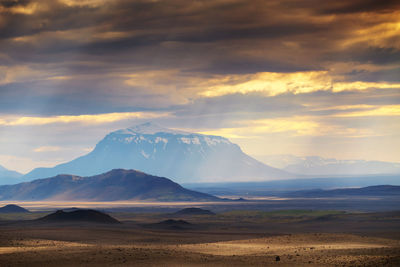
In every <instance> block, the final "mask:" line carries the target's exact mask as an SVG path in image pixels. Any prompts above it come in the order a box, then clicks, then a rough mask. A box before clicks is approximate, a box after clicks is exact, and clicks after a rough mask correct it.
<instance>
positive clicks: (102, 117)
mask: <svg viewBox="0 0 400 267" xmlns="http://www.w3.org/2000/svg"><path fill="white" fill-rule="evenodd" d="M169 115H170V114H169V113H156V112H121V113H105V114H96V115H68V116H66V115H65V116H52V117H18V118H15V117H14V118H9V119H0V125H5V126H26V125H46V124H54V123H64V124H66V123H83V124H103V123H111V122H116V121H121V120H127V119H152V118H160V117H166V116H169Z"/></svg>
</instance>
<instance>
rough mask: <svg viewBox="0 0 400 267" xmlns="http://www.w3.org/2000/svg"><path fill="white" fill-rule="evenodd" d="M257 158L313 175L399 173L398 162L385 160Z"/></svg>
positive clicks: (291, 170) (285, 156) (267, 162)
mask: <svg viewBox="0 0 400 267" xmlns="http://www.w3.org/2000/svg"><path fill="white" fill-rule="evenodd" d="M259 159H260V160H261V161H262V162H264V163H266V164H269V165H270V166H274V167H276V168H281V169H283V170H286V171H288V172H293V173H299V174H304V175H313V176H315V175H324V176H326V175H373V174H399V173H400V163H395V162H385V161H367V160H338V159H334V158H322V157H318V156H308V157H297V156H293V155H271V156H265V157H260V158H259Z"/></svg>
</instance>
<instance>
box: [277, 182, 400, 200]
mask: <svg viewBox="0 0 400 267" xmlns="http://www.w3.org/2000/svg"><path fill="white" fill-rule="evenodd" d="M280 196H285V197H301V198H303V197H379V196H384V197H390V196H393V197H399V196H400V186H394V185H377V186H368V187H362V188H342V189H333V190H321V189H316V190H304V191H295V192H288V193H284V194H280Z"/></svg>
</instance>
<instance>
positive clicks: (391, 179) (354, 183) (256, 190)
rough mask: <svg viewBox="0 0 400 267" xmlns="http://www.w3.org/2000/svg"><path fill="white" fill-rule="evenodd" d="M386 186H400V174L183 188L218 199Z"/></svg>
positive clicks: (186, 185) (200, 184)
mask: <svg viewBox="0 0 400 267" xmlns="http://www.w3.org/2000/svg"><path fill="white" fill-rule="evenodd" d="M385 184H386V185H398V186H400V174H396V175H370V176H365V175H364V176H352V177H331V178H329V177H327V178H306V179H290V180H279V181H264V182H236V183H193V184H189V183H188V184H183V186H185V187H186V188H189V189H192V190H196V191H200V192H203V193H207V194H212V195H218V196H274V195H276V194H277V193H279V192H289V191H292V192H294V191H299V190H301V191H304V190H307V191H309V190H311V191H312V190H315V189H323V190H332V189H337V188H360V187H368V186H377V185H385Z"/></svg>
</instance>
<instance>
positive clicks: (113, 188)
mask: <svg viewBox="0 0 400 267" xmlns="http://www.w3.org/2000/svg"><path fill="white" fill-rule="evenodd" d="M0 200H30V201H37V200H74V201H79V200H82V201H116V200H148V201H218V200H220V199H219V198H217V197H214V196H211V195H208V194H204V193H199V192H196V191H191V190H188V189H185V188H183V187H182V186H180V185H179V184H177V183H174V182H172V181H171V180H169V179H167V178H163V177H157V176H152V175H148V174H145V173H143V172H139V171H134V170H122V169H117V170H112V171H109V172H107V173H104V174H100V175H96V176H91V177H80V176H76V175H66V174H63V175H57V176H55V177H52V178H46V179H39V180H34V181H31V182H26V183H20V184H16V185H3V186H0Z"/></svg>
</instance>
